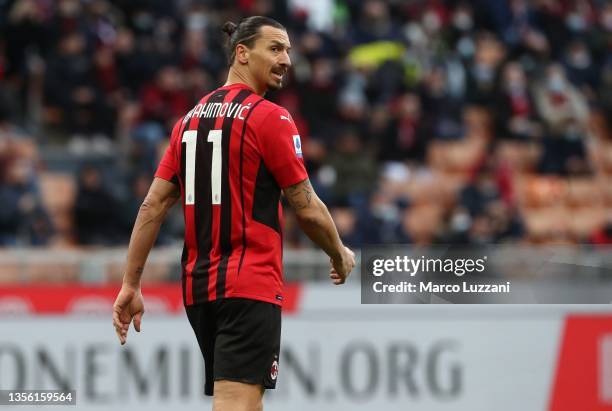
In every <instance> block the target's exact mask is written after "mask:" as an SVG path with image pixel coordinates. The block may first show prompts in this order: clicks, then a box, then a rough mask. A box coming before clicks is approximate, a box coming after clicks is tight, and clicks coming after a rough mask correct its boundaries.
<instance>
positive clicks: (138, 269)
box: [136, 266, 144, 274]
mask: <svg viewBox="0 0 612 411" xmlns="http://www.w3.org/2000/svg"><path fill="white" fill-rule="evenodd" d="M143 271H144V267H143V266H138V267H136V274H142V272H143Z"/></svg>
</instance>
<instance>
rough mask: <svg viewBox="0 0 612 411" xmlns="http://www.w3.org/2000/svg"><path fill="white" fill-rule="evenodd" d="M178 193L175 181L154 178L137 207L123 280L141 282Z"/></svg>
mask: <svg viewBox="0 0 612 411" xmlns="http://www.w3.org/2000/svg"><path fill="white" fill-rule="evenodd" d="M179 196H180V192H179V191H178V188H176V187H175V186H174V185H173V184H172V183H169V182H167V181H164V180H162V179H159V178H155V179H154V180H153V184H152V185H151V188H150V189H149V193H148V194H147V197H146V198H145V200H144V201H143V203H142V205H141V206H140V209H139V210H138V216H137V217H136V222H135V223H134V228H133V230H132V236H131V237H130V245H129V246H128V256H127V265H126V269H125V274H124V276H123V282H124V284H129V285H132V286H135V287H137V286H139V285H140V277H141V276H142V272H143V270H144V265H145V263H146V261H147V257H148V255H149V252H150V251H151V248H153V245H154V244H155V240H156V239H157V235H158V233H159V228H160V227H161V225H162V223H163V221H164V219H165V218H166V214H167V213H168V210H169V209H170V208H171V207H172V206H173V205H174V203H176V200H178V198H179Z"/></svg>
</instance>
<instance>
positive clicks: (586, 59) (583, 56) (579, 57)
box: [569, 50, 591, 69]
mask: <svg viewBox="0 0 612 411" xmlns="http://www.w3.org/2000/svg"><path fill="white" fill-rule="evenodd" d="M569 62H570V64H571V65H572V66H574V67H576V68H581V69H584V68H587V67H589V66H590V65H591V56H590V55H589V53H587V52H586V51H585V50H578V51H574V52H572V53H571V54H570V58H569Z"/></svg>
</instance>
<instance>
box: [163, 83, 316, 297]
mask: <svg viewBox="0 0 612 411" xmlns="http://www.w3.org/2000/svg"><path fill="white" fill-rule="evenodd" d="M155 176H156V177H160V178H163V179H164V180H168V181H171V182H173V183H175V184H178V185H179V186H180V189H181V195H182V203H183V212H184V217H185V244H184V248H183V255H182V258H181V266H182V283H183V301H184V303H185V305H193V304H198V303H202V302H206V301H213V300H216V299H219V298H224V297H243V298H250V299H255V300H261V301H267V302H271V303H275V304H279V305H282V300H283V294H282V284H283V277H282V206H281V203H280V194H281V189H282V188H285V187H288V186H290V185H293V184H297V183H299V182H300V181H303V180H304V179H306V178H307V177H308V175H307V173H306V169H305V167H304V161H303V159H302V147H301V143H300V136H299V134H298V131H297V129H296V127H295V124H294V122H293V119H292V118H291V115H290V114H289V113H288V112H287V110H285V109H284V108H282V107H280V106H278V105H276V104H274V103H272V102H270V101H268V100H266V99H264V98H263V97H261V96H259V95H257V94H256V93H255V92H254V91H253V90H251V89H250V88H249V87H248V86H246V85H244V84H240V83H238V84H232V85H229V86H225V87H221V88H218V89H217V90H215V91H213V92H212V93H210V94H208V95H207V96H205V97H204V98H203V99H202V100H200V102H199V103H198V104H197V105H196V106H195V107H194V108H193V109H192V110H191V111H189V113H187V114H186V115H185V116H184V117H183V118H181V119H180V120H179V121H178V122H177V123H176V125H175V126H174V129H173V131H172V136H171V140H170V144H169V146H168V148H167V149H166V152H165V154H164V156H163V158H162V160H161V162H160V164H159V167H158V169H157V172H156V173H155Z"/></svg>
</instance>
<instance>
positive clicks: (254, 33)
mask: <svg viewBox="0 0 612 411" xmlns="http://www.w3.org/2000/svg"><path fill="white" fill-rule="evenodd" d="M263 26H271V27H275V28H277V29H281V30H286V29H285V27H284V26H283V25H282V24H280V23H279V22H278V21H276V20H274V19H271V18H269V17H264V16H252V17H247V18H244V19H242V20H240V23H238V24H236V23H232V22H231V21H228V22H226V23H225V24H224V25H223V31H224V32H225V33H227V35H228V36H229V39H228V42H227V54H228V64H229V65H230V66H231V65H232V64H233V63H234V58H235V57H236V46H237V45H238V44H244V45H245V46H247V47H248V48H252V47H253V46H254V45H255V41H256V40H257V38H258V37H259V29H260V28H261V27H263Z"/></svg>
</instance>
